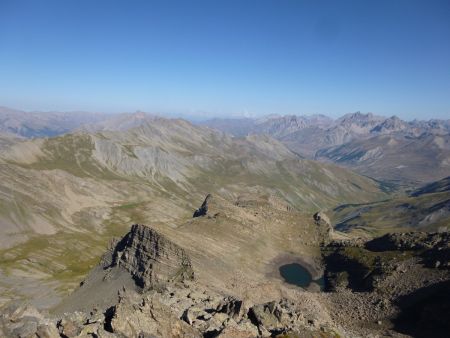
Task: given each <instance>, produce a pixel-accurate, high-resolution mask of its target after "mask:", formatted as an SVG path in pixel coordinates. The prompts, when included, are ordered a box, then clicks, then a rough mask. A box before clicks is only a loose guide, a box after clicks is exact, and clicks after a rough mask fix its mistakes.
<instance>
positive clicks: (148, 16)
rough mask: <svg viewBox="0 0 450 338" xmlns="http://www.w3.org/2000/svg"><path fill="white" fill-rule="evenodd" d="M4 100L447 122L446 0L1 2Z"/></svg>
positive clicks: (449, 10)
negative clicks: (369, 114)
mask: <svg viewBox="0 0 450 338" xmlns="http://www.w3.org/2000/svg"><path fill="white" fill-rule="evenodd" d="M0 105H5V106H11V107H15V108H19V109H25V110H88V111H103V112H123V111H136V110H144V111H149V112H158V113H174V114H187V115H198V116H202V115H208V116H230V115H244V114H247V115H264V114H272V113H278V114H313V113H324V114H327V115H330V116H339V115H342V114H344V113H348V112H354V111H358V110H359V111H362V112H373V113H377V114H381V115H394V114H396V115H398V116H400V117H402V118H406V119H412V118H421V119H427V118H430V117H437V118H450V1H446V0H443V1H433V0H431V1H413V0H408V1H401V0H387V1H380V0H378V1H318V0H311V1H300V0H299V1H288V0H279V1H275V0H274V1H264V0H259V1H246V0H241V1H233V0H226V1H225V0H224V1H219V0H210V1H195V0H192V1H170V0H166V1H125V0H123V1H119V0H117V1H113V0H109V1H82V0H78V1H70V0H67V1H45V0H42V1H32V0H30V1H21V0H0Z"/></svg>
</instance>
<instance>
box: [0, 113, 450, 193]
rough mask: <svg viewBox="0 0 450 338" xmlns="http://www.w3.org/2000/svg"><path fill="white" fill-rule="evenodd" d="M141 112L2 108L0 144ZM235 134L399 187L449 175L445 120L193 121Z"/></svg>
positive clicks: (134, 123)
mask: <svg viewBox="0 0 450 338" xmlns="http://www.w3.org/2000/svg"><path fill="white" fill-rule="evenodd" d="M157 118H158V117H157V116H155V115H152V114H148V113H144V112H136V113H124V114H98V113H86V112H70V113H63V112H47V113H41V112H23V111H18V110H14V109H9V108H5V107H0V146H1V145H2V144H8V143H9V142H10V140H11V138H14V137H25V138H30V137H53V136H57V135H62V134H65V133H67V132H72V131H85V132H97V131H126V130H129V129H131V128H135V127H138V126H141V125H143V124H147V123H149V124H152V123H153V121H155V119H157ZM198 124H200V125H202V126H207V127H210V128H213V129H216V130H219V131H222V132H225V133H228V134H230V135H232V136H235V137H245V136H247V135H262V134H264V135H268V136H270V137H272V138H275V139H277V140H278V141H281V142H282V143H283V144H284V145H285V146H287V147H288V148H289V149H290V150H291V151H292V152H294V153H296V154H297V155H299V156H300V157H303V158H307V159H315V160H318V161H322V162H333V163H336V164H338V165H341V166H344V167H347V168H350V169H353V170H355V171H357V172H358V173H360V174H362V175H366V176H370V177H372V178H375V179H377V180H380V181H384V182H386V183H388V184H394V185H395V186H397V187H403V188H406V189H408V188H410V187H417V186H419V185H422V184H424V183H428V182H432V181H436V180H439V179H442V178H443V177H446V176H449V175H450V120H437V119H431V120H428V121H418V120H414V121H404V120H401V119H400V118H398V117H396V116H392V117H389V118H386V117H382V116H377V115H374V114H371V113H367V114H363V113H360V112H356V113H353V114H347V115H344V116H342V117H341V118H338V119H332V118H329V117H327V116H324V115H311V116H296V115H286V116H279V115H271V116H266V117H262V118H230V119H226V118H225V119H218V118H216V119H212V120H207V121H203V122H200V123H198Z"/></svg>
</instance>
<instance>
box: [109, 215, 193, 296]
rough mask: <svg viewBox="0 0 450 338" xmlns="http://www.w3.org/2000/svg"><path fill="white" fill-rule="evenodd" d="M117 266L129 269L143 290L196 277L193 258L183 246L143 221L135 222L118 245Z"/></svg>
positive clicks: (113, 264)
mask: <svg viewBox="0 0 450 338" xmlns="http://www.w3.org/2000/svg"><path fill="white" fill-rule="evenodd" d="M114 266H120V267H122V268H124V269H125V270H127V271H129V272H130V273H131V275H132V276H133V278H134V280H135V281H136V284H137V285H138V286H139V287H141V288H143V289H149V288H155V287H162V286H163V285H165V284H167V283H170V282H181V281H183V280H187V279H193V278H194V270H193V269H192V264H191V260H190V258H189V256H188V255H187V254H186V252H185V251H184V249H183V248H181V247H179V246H178V245H176V244H175V243H173V242H172V241H170V240H168V239H167V238H166V237H164V236H163V235H160V234H159V233H158V232H156V231H155V230H153V229H152V228H150V227H148V226H145V225H141V224H134V225H133V226H132V228H131V231H130V232H129V233H128V234H127V235H126V236H125V237H124V238H123V239H122V240H121V241H120V242H119V243H118V244H117V246H116V248H115V250H114V254H113V262H112V267H114Z"/></svg>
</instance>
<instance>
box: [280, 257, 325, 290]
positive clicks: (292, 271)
mask: <svg viewBox="0 0 450 338" xmlns="http://www.w3.org/2000/svg"><path fill="white" fill-rule="evenodd" d="M279 271H280V275H281V277H283V279H284V281H285V282H286V283H289V284H294V285H297V286H300V287H302V288H307V287H308V286H309V285H310V284H311V283H316V284H318V285H319V286H320V290H323V288H324V287H325V282H324V278H323V276H322V277H321V278H319V279H316V280H313V279H312V276H311V273H310V272H309V271H308V270H307V269H306V268H305V267H304V266H302V265H300V264H298V263H290V264H285V265H282V266H280V267H279Z"/></svg>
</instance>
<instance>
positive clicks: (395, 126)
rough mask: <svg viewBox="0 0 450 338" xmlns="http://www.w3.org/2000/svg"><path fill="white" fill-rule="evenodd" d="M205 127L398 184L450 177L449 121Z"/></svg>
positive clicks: (356, 117)
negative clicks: (257, 138) (266, 139)
mask: <svg viewBox="0 0 450 338" xmlns="http://www.w3.org/2000/svg"><path fill="white" fill-rule="evenodd" d="M203 124H204V125H207V126H210V127H212V128H215V129H218V130H222V131H225V132H228V133H230V134H232V135H235V136H243V135H248V134H268V135H270V136H272V137H274V138H276V139H278V140H279V141H281V142H283V143H284V144H285V145H286V146H287V147H288V148H289V149H291V150H292V151H294V152H295V153H297V154H299V155H300V156H303V157H305V158H311V159H316V160H320V161H331V162H334V163H337V164H340V165H343V166H346V167H349V168H352V169H354V170H356V171H357V172H359V173H361V174H364V175H368V176H371V177H374V178H376V179H379V180H383V181H388V182H391V183H395V184H400V185H418V184H422V183H425V182H430V181H433V180H438V179H441V178H443V177H446V176H448V175H450V136H449V134H450V120H436V119H432V120H428V121H418V120H414V121H409V122H408V121H403V120H401V119H399V118H398V117H396V116H392V117H389V118H385V117H381V116H376V115H373V114H371V113H368V114H362V113H360V112H357V113H353V114H347V115H344V116H343V117H341V118H339V119H336V120H333V119H331V118H329V117H326V116H323V115H313V116H294V115H291V116H270V117H267V118H263V119H248V118H246V119H213V120H209V121H206V122H203Z"/></svg>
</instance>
